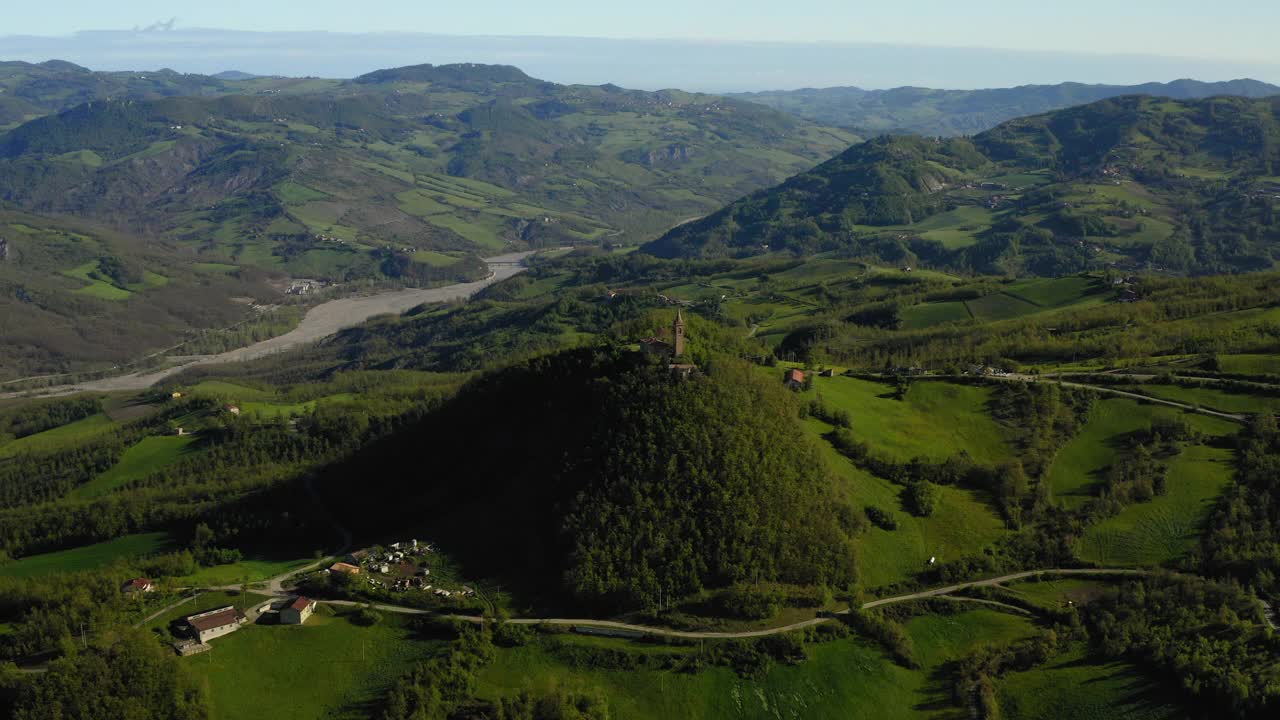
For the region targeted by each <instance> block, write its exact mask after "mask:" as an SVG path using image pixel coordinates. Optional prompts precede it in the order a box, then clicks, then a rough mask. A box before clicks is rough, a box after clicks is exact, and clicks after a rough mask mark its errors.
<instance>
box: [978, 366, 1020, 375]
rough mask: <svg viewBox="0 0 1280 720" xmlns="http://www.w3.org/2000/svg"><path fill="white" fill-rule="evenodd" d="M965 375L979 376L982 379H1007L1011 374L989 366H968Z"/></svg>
mask: <svg viewBox="0 0 1280 720" xmlns="http://www.w3.org/2000/svg"><path fill="white" fill-rule="evenodd" d="M967 374H969V375H980V376H983V377H1008V376H1009V375H1012V374H1013V373H1011V372H1009V371H1008V370H1005V369H1003V368H998V367H992V366H991V365H970V366H969V370H968V371H967Z"/></svg>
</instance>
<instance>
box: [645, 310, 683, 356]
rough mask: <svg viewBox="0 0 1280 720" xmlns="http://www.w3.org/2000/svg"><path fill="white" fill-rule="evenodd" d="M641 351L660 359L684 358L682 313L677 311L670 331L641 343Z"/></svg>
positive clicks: (664, 331)
mask: <svg viewBox="0 0 1280 720" xmlns="http://www.w3.org/2000/svg"><path fill="white" fill-rule="evenodd" d="M640 349H641V350H642V351H644V354H645V355H657V356H658V357H664V358H672V359H673V360H674V359H676V358H679V357H683V356H684V316H683V315H681V314H680V311H679V310H677V311H676V321H675V323H673V324H672V325H671V329H670V330H663V331H662V333H660V334H658V335H656V336H654V337H651V338H645V339H644V340H641V341H640Z"/></svg>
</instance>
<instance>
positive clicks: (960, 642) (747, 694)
mask: <svg viewBox="0 0 1280 720" xmlns="http://www.w3.org/2000/svg"><path fill="white" fill-rule="evenodd" d="M906 627H907V631H908V632H909V634H910V635H911V638H912V640H913V641H914V644H915V648H916V653H917V656H918V657H919V658H920V660H921V663H922V664H923V665H924V667H923V668H922V669H921V670H918V671H913V670H907V669H904V668H902V667H899V666H898V665H895V664H893V663H892V662H890V661H889V659H888V658H886V657H885V655H884V653H883V652H882V651H881V650H880V649H879V648H877V647H875V646H873V645H870V644H868V643H867V642H866V641H865V640H861V639H856V638H850V639H846V640H837V641H832V642H828V643H822V644H818V645H812V646H810V647H809V648H808V659H807V660H805V661H804V662H802V663H800V664H798V665H790V666H775V667H774V668H773V669H771V670H770V671H769V672H768V674H767V675H765V676H764V677H763V678H760V679H750V678H743V677H739V676H738V675H737V674H735V673H734V672H733V671H731V670H729V669H726V668H711V669H708V670H704V671H702V672H699V673H697V674H689V673H678V672H671V671H657V670H644V671H613V670H602V669H598V668H594V667H582V666H579V665H571V664H568V663H566V662H564V661H562V660H560V659H559V658H558V657H557V656H556V654H555V651H554V649H548V647H546V646H544V645H543V644H542V643H537V642H535V643H531V644H529V645H526V646H523V647H517V648H512V649H509V650H502V651H500V652H499V653H498V656H497V658H496V660H495V661H494V663H493V664H492V665H491V666H489V667H488V668H487V669H486V670H485V671H484V672H483V673H482V674H481V678H480V688H479V693H478V694H479V696H480V697H482V698H487V699H496V698H499V697H504V696H511V695H514V694H517V693H519V692H520V691H521V690H524V689H528V690H532V691H535V692H539V691H549V690H551V689H553V688H557V687H560V688H565V689H570V690H575V689H582V690H587V691H591V690H592V689H599V690H601V691H603V692H604V694H605V695H606V696H607V697H608V698H609V705H610V711H611V713H612V715H611V716H612V717H614V718H617V719H618V720H630V719H632V718H636V719H639V718H654V717H671V718H695V717H696V718H708V719H709V720H714V719H718V718H744V717H745V718H754V717H784V718H806V719H808V718H815V719H821V718H849V717H864V716H874V717H877V718H889V719H896V718H902V719H904V720H905V719H907V718H921V717H930V716H934V715H936V712H935V710H936V709H937V708H938V707H939V706H941V705H942V702H943V701H944V700H946V699H947V698H948V697H949V686H948V685H947V684H946V682H945V680H944V679H943V677H944V676H943V675H941V674H939V673H938V671H939V670H940V669H941V668H942V666H943V665H945V664H946V663H947V662H949V661H951V660H954V659H955V658H957V657H959V656H960V655H962V654H963V653H965V652H967V651H968V650H969V649H970V648H972V647H974V646H975V645H976V644H978V643H1000V642H1008V641H1012V640H1016V639H1018V638H1021V637H1025V636H1027V635H1030V634H1031V633H1032V631H1033V626H1032V625H1031V623H1030V622H1029V621H1028V620H1026V619H1025V618H1022V617H1019V616H1013V615H1006V614H1002V613H996V612H991V611H987V610H975V611H969V612H963V613H959V614H956V615H950V616H925V617H919V618H915V619H913V620H911V621H909V622H908V623H907V625H906ZM606 642H608V643H610V644H613V645H615V646H617V647H627V646H628V645H633V644H632V643H628V642H627V641H622V640H615V641H606ZM633 646H634V645H633Z"/></svg>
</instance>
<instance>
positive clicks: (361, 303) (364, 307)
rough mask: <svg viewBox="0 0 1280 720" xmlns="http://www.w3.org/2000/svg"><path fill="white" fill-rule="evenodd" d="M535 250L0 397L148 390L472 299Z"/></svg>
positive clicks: (511, 272)
mask: <svg viewBox="0 0 1280 720" xmlns="http://www.w3.org/2000/svg"><path fill="white" fill-rule="evenodd" d="M532 254H533V253H532V252H519V253H510V254H507V255H499V256H497V257H491V258H485V259H484V260H485V262H487V263H489V269H490V272H491V275H490V276H489V277H487V278H485V279H484V280H477V281H476V282H468V283H457V284H455V285H445V286H443V287H435V288H425V289H408V290H391V291H388V292H383V293H377V294H375V295H365V296H358V297H348V298H339V299H337V300H330V301H328V302H326V303H321V304H320V305H317V306H315V307H313V308H311V309H310V310H308V311H307V314H306V315H305V316H304V317H303V318H302V322H300V323H298V327H296V328H294V329H293V330H291V331H289V332H287V333H285V334H284V335H277V336H276V337H273V338H271V339H269V340H263V341H262V342H260V343H255V344H253V345H250V346H248V347H243V348H239V349H236V350H229V351H227V352H224V353H219V354H217V355H200V356H195V357H188V358H184V360H185V362H183V363H182V364H179V365H174V366H172V367H167V368H164V369H163V370H152V371H142V372H137V373H133V374H131V375H119V376H116V377H110V378H104V379H102V380H91V381H88V382H83V383H77V384H74V385H58V386H54V387H48V388H42V389H40V390H34V391H30V392H26V393H9V394H7V395H0V397H53V396H57V395H70V394H73V393H79V392H115V391H124V390H145V389H147V388H149V387H151V386H152V385H155V384H156V383H158V382H160V381H161V380H164V379H165V378H169V377H172V376H174V375H176V374H178V373H180V372H182V371H183V370H187V369H189V368H193V367H199V366H203V365H222V364H226V363H234V362H245V361H248V360H257V359H258V358H263V357H266V356H268V355H274V354H276V353H281V352H285V351H286V350H292V349H294V348H297V347H301V346H302V345H308V344H310V343H313V342H316V341H317V340H323V339H324V338H327V337H330V336H332V335H336V334H337V333H338V332H339V331H341V330H345V329H347V328H350V327H355V326H356V325H359V324H361V323H364V322H366V321H368V320H369V319H370V318H373V317H376V316H378V315H386V314H397V315H398V314H400V313H403V312H405V311H406V310H410V309H412V308H415V307H417V306H419V305H422V304H424V303H443V302H448V301H450V300H458V299H465V298H469V297H471V296H472V295H475V294H476V293H477V292H480V291H481V290H483V289H484V288H486V287H489V286H490V285H492V284H494V283H496V282H500V281H502V280H506V279H507V278H509V277H513V276H515V275H518V274H519V273H521V272H523V271H524V270H525V266H524V264H523V261H524V259H525V258H527V257H529V256H530V255H532Z"/></svg>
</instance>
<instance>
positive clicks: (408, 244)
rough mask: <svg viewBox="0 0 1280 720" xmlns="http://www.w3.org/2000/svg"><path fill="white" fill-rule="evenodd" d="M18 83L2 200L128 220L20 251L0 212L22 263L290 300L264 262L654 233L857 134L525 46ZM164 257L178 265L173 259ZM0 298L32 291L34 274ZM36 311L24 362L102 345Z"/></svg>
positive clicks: (308, 270) (93, 313) (421, 263)
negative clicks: (68, 335)
mask: <svg viewBox="0 0 1280 720" xmlns="http://www.w3.org/2000/svg"><path fill="white" fill-rule="evenodd" d="M0 87H2V88H3V89H4V91H5V92H4V93H3V94H0V97H3V98H7V100H6V102H9V101H12V102H10V103H9V104H10V105H11V106H13V107H17V108H18V110H17V111H15V112H17V113H18V115H21V116H22V119H27V118H28V117H33V116H34V119H28V120H27V121H26V122H23V123H21V124H19V125H17V126H16V127H13V128H12V129H10V130H8V131H7V132H4V133H0V201H2V202H4V203H5V204H6V207H7V208H9V209H11V210H13V211H14V212H17V213H21V214H22V215H23V216H24V217H28V218H37V217H38V218H39V221H38V222H36V221H31V222H24V223H20V224H25V225H27V226H31V227H36V226H45V225H48V226H56V227H62V226H75V227H79V228H81V230H79V231H75V232H83V230H84V229H85V228H89V229H90V230H91V232H90V234H95V233H102V234H106V235H110V236H112V237H115V238H117V239H119V240H120V241H119V242H115V243H114V244H113V248H114V249H113V250H112V252H110V253H104V254H103V253H100V254H95V253H97V250H95V249H94V248H95V247H96V246H93V244H92V243H85V244H83V245H82V246H78V247H67V248H62V249H58V250H49V249H45V250H41V252H44V253H46V254H49V253H53V255H57V253H63V254H65V255H66V256H67V259H66V261H65V262H61V261H57V262H55V260H54V258H53V257H52V256H50V257H47V258H44V259H42V260H41V261H40V262H39V263H35V264H28V265H26V266H25V267H20V265H21V264H22V263H30V262H32V258H34V257H35V254H36V253H35V251H34V249H33V244H36V243H40V242H44V240H41V239H40V238H38V237H35V236H32V237H28V236H26V235H24V234H23V231H22V230H21V229H17V230H2V229H0V237H8V238H9V239H10V240H11V241H12V245H13V246H15V247H22V248H25V249H27V250H28V251H29V252H24V253H20V254H16V255H15V258H16V261H15V262H10V263H9V264H8V265H7V266H5V267H7V268H8V270H9V271H10V272H8V273H6V274H0V278H3V279H4V281H6V282H9V283H13V287H19V286H20V287H22V288H26V290H24V292H28V294H30V291H31V290H32V289H33V288H36V287H39V288H43V289H44V290H46V291H47V293H46V294H47V296H48V297H50V298H54V297H55V296H57V294H58V288H60V287H62V286H67V287H65V288H62V289H63V290H67V291H71V292H74V291H76V290H78V288H75V287H72V286H71V285H72V284H71V283H70V281H69V280H68V277H67V274H68V273H71V274H72V275H76V274H85V273H91V272H96V270H95V268H94V267H92V266H86V263H90V265H91V264H92V263H93V262H96V261H97V260H100V259H101V257H102V256H105V255H110V256H113V257H118V258H120V259H121V260H123V261H125V263H126V264H128V265H130V266H132V267H135V268H139V270H138V272H143V268H145V269H147V270H148V271H151V272H155V273H157V274H159V275H163V276H165V277H166V278H169V277H193V278H199V281H200V283H203V284H202V286H201V287H202V288H203V289H202V290H201V291H200V293H198V294H199V296H200V297H203V298H206V299H207V300H209V302H208V303H206V305H208V306H209V307H226V306H227V304H228V303H229V299H230V298H231V297H242V298H250V299H253V300H255V301H258V302H259V303H262V304H271V303H274V302H276V301H278V299H279V295H278V291H277V290H272V289H271V288H268V287H267V286H265V285H263V284H262V282H261V280H262V278H263V277H270V278H272V280H273V282H274V283H275V285H277V286H278V285H280V284H282V283H283V284H284V285H287V284H288V281H289V280H290V279H296V278H303V279H319V280H324V281H327V282H331V283H340V284H345V285H348V286H357V287H359V286H370V285H379V284H387V283H399V284H411V285H413V284H422V283H425V282H431V281H438V280H447V279H454V278H455V277H462V278H469V277H472V275H473V274H474V271H475V270H476V267H477V266H478V262H477V261H476V259H475V258H476V256H487V255H496V254H499V253H501V252H502V251H506V250H510V249H523V248H529V247H543V246H555V245H563V244H579V243H595V244H602V243H606V242H611V243H627V242H628V241H630V242H632V243H635V242H638V241H639V240H641V239H644V238H647V237H652V236H654V235H656V234H657V233H660V232H661V231H663V230H665V229H666V228H668V227H670V226H672V225H674V224H676V223H677V222H679V221H681V220H684V219H687V218H689V217H694V216H700V215H703V214H705V213H707V212H710V211H711V210H714V209H715V208H717V207H719V206H721V205H722V204H723V203H725V202H728V201H729V200H732V199H733V198H734V197H737V196H740V195H742V194H744V193H747V192H750V191H753V190H756V189H759V188H761V187H766V186H768V185H770V184H772V183H774V182H777V181H779V180H781V179H782V178H784V177H786V176H787V175H790V174H793V173H795V172H799V171H801V170H804V169H807V168H809V167H811V166H812V165H813V164H815V163H817V162H819V161H821V160H824V159H826V158H828V157H830V156H832V155H834V154H835V153H836V152H838V151H839V149H840V148H842V147H844V146H846V145H847V144H848V143H850V142H853V141H855V140H856V138H855V137H854V136H852V135H850V134H848V133H845V132H843V131H839V130H832V129H827V128H822V127H819V126H816V125H814V124H812V123H809V122H808V121H804V120H799V119H796V118H794V117H792V116H789V115H786V114H784V113H780V112H777V111H774V110H770V109H767V108H762V107H760V106H757V105H753V104H750V103H743V102H739V101H733V100H725V99H723V98H718V97H714V96H707V95H694V94H688V93H682V92H679V91H668V92H659V93H648V92H638V91H630V90H624V89H622V88H618V87H614V86H603V87H580V86H562V85H556V84H553V83H549V82H545V81H541V80H537V79H534V78H531V77H529V76H528V75H526V74H524V73H523V72H521V71H520V70H518V69H516V68H513V67H507V66H482V65H472V64H467V65H453V66H431V65H423V66H416V67H409V68H399V69H389V70H382V71H378V72H374V73H370V74H368V75H365V76H362V77H358V78H355V79H353V80H350V81H336V80H317V79H305V78H303V79H289V78H250V79H243V80H225V79H218V78H210V77H203V76H194V75H182V74H179V73H173V72H168V71H161V72H157V73H94V72H90V71H88V70H85V69H84V68H79V67H77V66H74V65H71V64H69V63H59V62H51V63H43V64H40V65H29V64H25V63H8V64H5V65H3V66H0ZM19 106H20V107H19ZM67 237H71V236H67ZM73 244H74V243H73ZM144 249H146V252H145V253H144V252H143V250H144ZM144 255H146V257H144ZM153 256H154V257H153ZM160 256H163V257H164V258H166V260H165V261H164V262H162V263H160V264H162V265H165V266H166V267H170V268H171V270H163V269H158V266H156V267H155V268H153V267H152V266H154V265H156V263H157V262H160V261H158V260H156V259H155V257H160ZM184 266H185V269H184ZM192 268H195V269H196V272H195V274H194V275H193V274H192ZM200 268H203V271H201V270H200ZM2 269H3V268H0V270H2ZM81 270H83V271H84V272H81ZM215 270H216V271H218V272H214V271H215ZM15 273H16V275H15ZM219 273H221V274H222V275H224V276H231V277H233V280H232V281H230V284H233V285H234V284H236V282H238V281H235V280H234V278H238V277H240V276H241V275H244V274H247V275H255V274H256V275H255V277H257V278H258V280H254V281H251V282H249V285H250V286H253V287H252V288H247V287H244V286H243V283H241V286H239V289H238V290H236V291H234V292H232V291H230V290H228V291H227V294H225V295H219V296H218V297H216V298H215V297H214V296H215V295H217V294H218V293H219V292H221V290H215V289H214V288H222V287H223V285H226V284H227V283H226V282H224V279H225V278H219V277H213V278H212V279H210V276H211V275H218V274H219ZM6 275H11V276H14V277H6ZM17 275H21V277H20V278H19V277H17ZM138 277H139V278H140V277H142V276H141V275H139V276H138ZM83 281H84V282H90V280H89V279H88V278H85V279H84V280H83ZM255 283H256V284H255ZM135 284H136V282H135ZM127 285H128V283H123V284H121V283H117V284H116V285H112V284H111V283H107V284H106V286H103V285H92V286H91V289H93V292H94V293H96V295H97V297H96V302H97V305H92V306H85V305H84V302H87V301H81V300H79V299H78V301H79V302H80V303H81V306H79V309H78V310H77V311H76V312H74V313H59V317H62V318H63V320H59V321H58V322H56V323H53V325H52V326H56V327H72V326H75V324H76V323H81V322H88V323H92V322H95V321H96V319H98V318H105V317H108V316H110V314H111V313H112V312H117V311H119V312H123V311H125V308H126V307H131V304H133V305H138V304H139V303H140V302H141V301H140V300H138V299H137V298H133V297H132V295H134V294H137V293H136V292H135V291H136V290H138V289H139V288H130V287H127ZM190 287H191V285H189V284H184V283H182V282H179V283H175V284H174V285H173V286H171V287H170V288H169V289H168V291H156V292H149V293H147V294H146V295H145V297H146V299H147V303H146V304H148V305H149V306H150V305H154V306H155V307H156V308H157V311H158V312H160V313H162V314H163V313H169V314H172V312H173V307H171V306H169V305H168V304H167V302H168V298H169V297H170V296H171V295H172V296H177V295H179V294H180V293H181V288H190ZM108 288H114V289H108ZM251 289H253V291H250V290H251ZM81 294H83V293H81ZM0 297H2V299H0V303H4V304H5V305H13V306H14V307H15V308H17V307H19V305H20V303H21V302H22V301H21V296H20V295H19V294H18V293H17V292H16V291H15V292H14V293H11V294H7V295H5V296H0ZM51 302H53V301H52V300H51ZM59 302H61V300H59ZM112 302H114V303H115V304H114V305H113V304H111V303H112ZM15 303H18V304H19V305H15ZM102 303H107V304H105V305H104V304H102ZM64 304H65V303H64ZM27 310H29V308H27ZM132 310H136V308H132ZM132 310H130V311H132ZM215 314H218V315H219V320H218V321H217V322H218V324H220V325H226V324H228V323H227V322H224V321H226V320H227V314H226V313H221V312H219V313H215ZM12 317H15V318H16V317H25V318H29V319H32V321H33V324H31V325H29V326H27V329H29V330H31V331H32V333H33V338H34V340H33V341H32V342H33V345H32V346H31V348H30V352H29V353H23V356H22V357H23V359H22V360H19V359H18V358H17V357H16V356H15V355H14V354H13V353H6V354H5V355H4V360H3V361H2V364H3V365H4V366H6V367H5V368H4V369H6V370H8V371H9V372H7V373H6V372H0V374H4V375H8V376H10V377H12V376H14V375H21V374H37V373H45V372H56V371H66V370H68V369H82V368H83V367H84V366H85V362H86V361H88V360H93V359H97V360H101V359H102V358H101V357H96V358H95V357H94V354H93V353H87V349H86V348H85V347H84V346H83V344H82V343H67V342H54V341H52V340H50V339H48V338H40V337H39V335H40V334H41V332H40V328H41V327H42V325H41V324H39V323H34V318H35V317H36V316H35V315H31V314H30V313H28V312H26V310H23V311H22V312H17V311H15V314H13V315H12ZM67 318H74V319H67ZM237 319H244V316H243V308H242V315H241V317H239V318H237ZM212 322H213V321H212V319H210V321H209V322H197V321H196V320H195V319H194V318H189V320H188V322H186V323H185V324H184V323H167V322H161V323H158V324H157V325H155V326H153V327H149V328H148V329H147V330H146V332H145V333H141V334H139V333H131V332H128V331H127V329H126V331H125V332H124V334H123V335H122V336H120V338H121V344H122V345H125V346H131V347H134V348H135V349H144V350H147V349H158V348H159V347H163V346H164V344H166V343H169V341H171V340H175V339H176V336H174V335H173V333H172V332H171V331H173V330H175V329H177V328H181V327H185V326H187V325H190V326H194V327H210V323H212ZM68 323H70V324H68ZM159 328H164V329H165V331H163V332H162V331H160V330H159ZM19 334H20V335H22V336H24V337H25V336H26V333H25V332H24V333H19ZM90 345H92V343H91V344H90ZM82 350H83V352H82ZM86 353H87V354H86ZM109 354H110V355H111V359H112V361H113V362H114V361H115V360H118V359H122V358H119V357H118V355H117V354H115V353H109ZM98 369H101V368H98Z"/></svg>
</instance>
